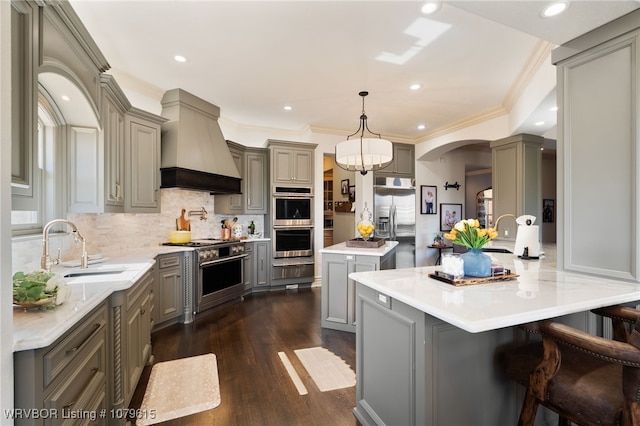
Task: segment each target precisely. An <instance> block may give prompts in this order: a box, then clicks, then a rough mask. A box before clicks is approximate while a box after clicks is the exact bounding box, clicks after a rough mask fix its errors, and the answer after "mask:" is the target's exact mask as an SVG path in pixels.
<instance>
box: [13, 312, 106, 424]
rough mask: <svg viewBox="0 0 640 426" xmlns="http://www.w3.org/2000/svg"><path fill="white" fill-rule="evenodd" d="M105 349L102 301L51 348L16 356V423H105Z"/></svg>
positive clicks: (28, 351)
mask: <svg viewBox="0 0 640 426" xmlns="http://www.w3.org/2000/svg"><path fill="white" fill-rule="evenodd" d="M107 348H108V312H107V303H106V302H105V303H103V304H101V305H100V306H98V307H97V308H96V309H94V310H93V312H91V313H90V314H88V315H87V316H86V317H85V319H83V320H82V321H80V322H79V323H78V324H77V325H76V326H74V327H73V328H72V329H71V330H69V331H68V332H67V333H65V335H63V336H62V337H60V338H59V339H58V340H56V341H55V342H54V343H53V344H51V345H50V346H48V347H46V348H40V349H34V350H27V351H20V352H16V353H15V354H14V374H15V383H16V384H17V385H16V386H15V388H14V391H15V395H14V397H15V407H16V408H17V409H20V410H21V411H20V412H18V411H15V412H14V416H15V417H16V418H15V419H14V422H15V424H16V425H85V424H86V425H89V424H91V425H106V424H107V423H108V418H107V417H108V416H105V417H104V418H101V417H100V415H99V414H100V413H107V408H108V402H107V399H108V395H107V377H108V371H109V370H108V368H109V363H108V362H107V353H108V349H107ZM29 413H30V415H29ZM18 417H21V418H18ZM27 417H29V418H27ZM5 420H6V417H5Z"/></svg>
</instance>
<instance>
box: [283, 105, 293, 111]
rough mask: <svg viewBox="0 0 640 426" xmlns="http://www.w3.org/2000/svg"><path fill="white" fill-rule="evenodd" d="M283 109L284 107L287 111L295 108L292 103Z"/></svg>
mask: <svg viewBox="0 0 640 426" xmlns="http://www.w3.org/2000/svg"><path fill="white" fill-rule="evenodd" d="M283 109H284V110H285V111H291V110H292V109H293V107H292V106H291V105H285V106H284V107H283Z"/></svg>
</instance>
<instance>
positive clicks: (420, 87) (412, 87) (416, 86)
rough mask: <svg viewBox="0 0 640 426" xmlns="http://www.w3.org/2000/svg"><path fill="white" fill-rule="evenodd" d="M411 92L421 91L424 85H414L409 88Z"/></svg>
mask: <svg viewBox="0 0 640 426" xmlns="http://www.w3.org/2000/svg"><path fill="white" fill-rule="evenodd" d="M409 89H410V90H420V89H422V84H420V83H413V84H412V85H411V86H409Z"/></svg>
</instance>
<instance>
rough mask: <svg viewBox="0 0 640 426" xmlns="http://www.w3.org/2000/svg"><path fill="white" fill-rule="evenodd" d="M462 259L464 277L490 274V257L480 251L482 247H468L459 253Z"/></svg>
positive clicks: (480, 276) (487, 275)
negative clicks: (465, 250) (467, 249)
mask: <svg viewBox="0 0 640 426" xmlns="http://www.w3.org/2000/svg"><path fill="white" fill-rule="evenodd" d="M460 257H462V260H463V261H464V264H463V268H464V276H465V277H479V278H482V277H489V276H491V258H490V257H489V256H487V255H486V254H484V253H483V252H482V249H469V251H468V252H466V253H463V254H461V255H460Z"/></svg>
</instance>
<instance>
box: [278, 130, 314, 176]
mask: <svg viewBox="0 0 640 426" xmlns="http://www.w3.org/2000/svg"><path fill="white" fill-rule="evenodd" d="M269 147H270V148H271V170H272V172H271V183H272V184H273V185H278V184H295V185H301V184H302V185H311V184H312V183H313V162H314V151H315V147H316V145H315V144H304V143H296V142H281V141H273V140H270V141H269Z"/></svg>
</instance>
